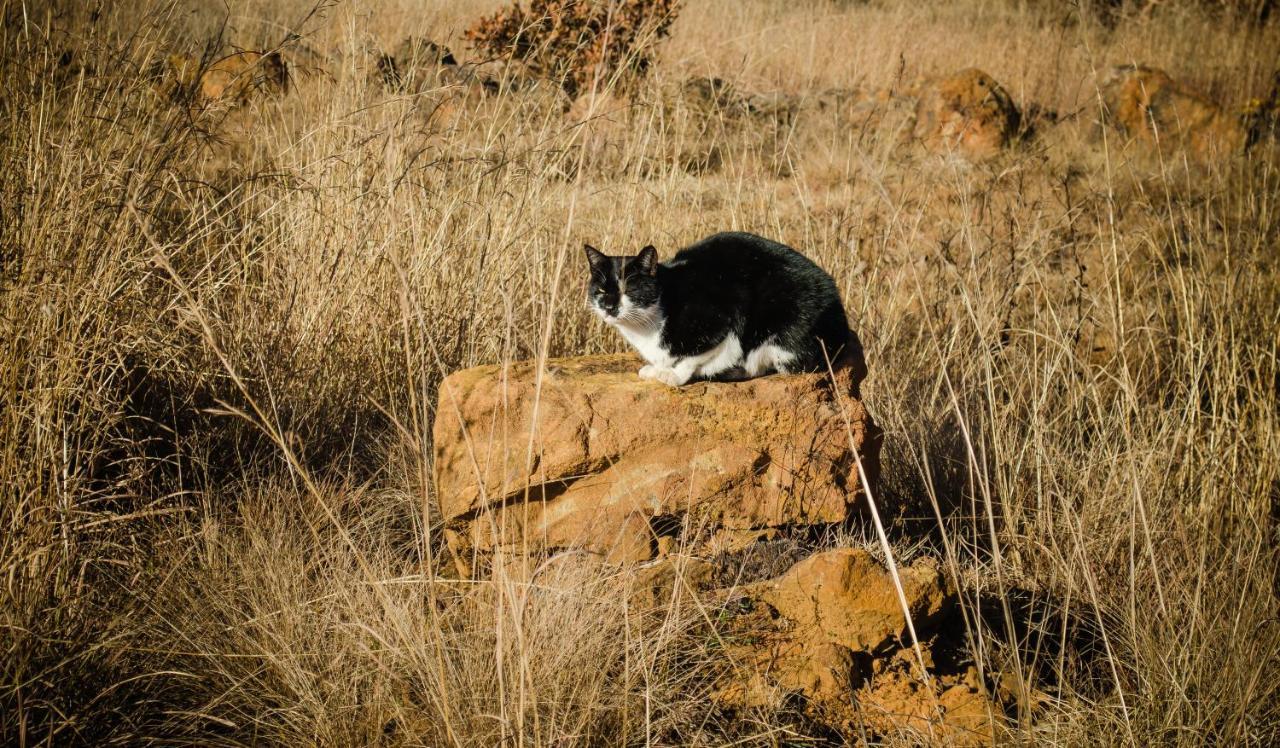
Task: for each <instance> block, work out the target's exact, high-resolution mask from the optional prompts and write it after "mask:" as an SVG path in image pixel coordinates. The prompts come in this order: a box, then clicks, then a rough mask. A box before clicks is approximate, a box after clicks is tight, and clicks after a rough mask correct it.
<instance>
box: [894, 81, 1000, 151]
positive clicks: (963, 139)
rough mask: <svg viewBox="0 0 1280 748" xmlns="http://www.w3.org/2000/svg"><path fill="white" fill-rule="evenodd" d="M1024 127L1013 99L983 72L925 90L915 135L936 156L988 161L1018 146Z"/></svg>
mask: <svg viewBox="0 0 1280 748" xmlns="http://www.w3.org/2000/svg"><path fill="white" fill-rule="evenodd" d="M1020 124H1021V114H1020V113H1019V112H1018V108H1017V107H1016V106H1014V103H1013V99H1012V98H1010V97H1009V94H1008V93H1007V92H1006V91H1005V90H1004V88H1003V87H1001V85H1000V84H999V83H997V82H996V81H995V80H994V79H993V78H992V77H991V76H989V75H987V74H986V73H984V72H982V71H981V70H978V69H977V68H969V69H967V70H962V71H960V72H958V73H955V74H954V75H948V76H944V77H941V78H937V79H934V80H931V81H927V82H925V83H923V84H922V85H921V86H920V89H919V98H918V100H917V102H916V123H915V130H914V135H915V137H916V138H918V139H919V140H920V141H921V142H923V143H924V144H925V145H926V146H928V147H930V148H933V149H935V150H942V151H948V152H956V153H959V154H960V155H962V156H965V157H967V158H970V159H974V160H977V159H982V158H987V157H989V156H992V155H995V154H996V153H998V152H999V151H1001V150H1002V149H1003V148H1005V147H1006V146H1008V145H1009V144H1010V143H1011V142H1012V141H1013V139H1014V137H1015V136H1016V135H1017V133H1018V128H1019V126H1020Z"/></svg>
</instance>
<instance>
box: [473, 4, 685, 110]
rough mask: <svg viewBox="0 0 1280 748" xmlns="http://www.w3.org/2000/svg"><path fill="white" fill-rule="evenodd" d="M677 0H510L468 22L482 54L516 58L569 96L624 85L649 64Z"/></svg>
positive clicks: (625, 86)
mask: <svg viewBox="0 0 1280 748" xmlns="http://www.w3.org/2000/svg"><path fill="white" fill-rule="evenodd" d="M679 4H680V0H530V2H529V7H528V9H527V10H526V9H525V7H524V6H523V5H521V3H520V2H519V0H516V2H514V3H512V5H511V6H510V7H509V8H506V9H505V10H500V11H498V12H496V13H494V14H493V15H491V16H487V17H485V18H481V19H480V20H479V21H477V22H476V24H475V25H474V26H472V27H471V28H470V29H468V30H467V34H466V35H467V38H468V39H469V40H471V43H472V45H473V46H474V47H475V49H476V51H477V52H479V53H480V54H482V55H486V56H489V57H495V58H503V59H514V60H519V61H520V62H522V63H524V64H525V65H526V66H528V68H529V69H530V71H531V72H533V73H534V74H536V75H539V76H543V77H546V78H550V79H552V80H556V81H559V82H560V83H561V85H562V86H563V87H564V89H565V91H566V92H567V93H568V94H569V96H570V97H571V98H572V97H576V96H577V95H578V93H580V92H582V91H586V90H589V89H591V88H595V87H603V86H608V85H614V86H617V87H619V88H628V87H631V86H632V84H634V82H635V81H637V80H639V79H641V78H643V77H644V76H645V75H646V74H647V73H648V72H649V68H650V66H651V65H652V64H653V55H654V52H655V48H656V46H657V44H658V42H659V41H661V40H662V39H663V38H664V37H665V36H667V34H668V33H669V29H670V26H671V23H672V22H673V21H674V20H675V17H676V13H677V11H678V10H679Z"/></svg>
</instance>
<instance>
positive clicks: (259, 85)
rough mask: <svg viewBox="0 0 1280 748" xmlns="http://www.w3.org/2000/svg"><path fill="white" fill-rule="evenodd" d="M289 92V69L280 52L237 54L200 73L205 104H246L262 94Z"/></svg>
mask: <svg viewBox="0 0 1280 748" xmlns="http://www.w3.org/2000/svg"><path fill="white" fill-rule="evenodd" d="M186 70H187V68H185V67H184V72H185V71H186ZM179 79H180V80H181V79H182V76H179ZM288 90H289V68H288V66H287V65H285V63H284V60H283V59H282V58H281V57H280V53H278V52H265V53H264V52H237V53H236V54H233V55H227V56H226V57H223V58H222V59H220V60H215V61H214V62H212V63H210V64H209V67H207V68H205V69H204V71H203V72H201V73H200V82H199V84H198V86H197V87H196V97H197V99H198V100H199V101H201V102H203V103H213V102H219V103H227V104H244V103H246V102H248V101H249V100H250V98H252V97H253V96H254V95H255V94H257V93H260V92H261V93H286V92H287V91H288Z"/></svg>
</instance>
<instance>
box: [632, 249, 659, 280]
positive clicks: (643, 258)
mask: <svg viewBox="0 0 1280 748" xmlns="http://www.w3.org/2000/svg"><path fill="white" fill-rule="evenodd" d="M636 267H638V268H640V272H642V273H644V274H645V275H653V274H654V273H656V272H657V271H658V250H656V249H654V247H653V245H652V244H650V245H649V246H647V247H645V248H644V249H642V250H640V254H638V255H636Z"/></svg>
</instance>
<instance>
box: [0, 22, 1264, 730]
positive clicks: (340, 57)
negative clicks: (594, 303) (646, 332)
mask: <svg viewBox="0 0 1280 748" xmlns="http://www.w3.org/2000/svg"><path fill="white" fill-rule="evenodd" d="M80 5H81V4H79V3H70V2H67V3H52V4H50V3H30V2H25V3H24V2H22V1H21V0H0V17H3V24H2V25H0V43H2V47H0V58H2V61H0V90H2V91H3V96H0V163H3V164H4V168H3V169H0V479H2V480H0V527H3V528H4V530H3V531H2V532H0V736H3V740H4V742H6V743H10V744H18V745H28V744H30V745H34V744H46V743H47V744H63V743H106V742H118V743H130V744H134V743H143V742H161V743H164V744H175V743H198V744H202V745H204V744H210V743H226V744H244V743H280V744H288V745H296V744H325V745H352V744H373V743H386V744H406V745H454V744H462V745H486V746H487V745H496V744H518V745H557V746H567V745H571V744H572V745H579V744H587V745H597V744H618V743H627V744H641V743H644V744H652V743H656V744H720V743H725V742H729V741H731V740H743V741H744V742H750V743H756V744H770V745H780V744H787V743H788V741H791V742H790V743H789V744H795V743H796V742H804V741H803V739H802V736H803V735H804V734H805V730H807V729H809V728H808V727H807V726H806V725H804V724H803V723H802V722H801V721H799V720H798V718H797V717H795V715H790V714H786V713H769V714H764V713H762V714H756V715H728V714H720V713H717V712H715V711H714V710H711V709H709V707H707V705H706V695H707V691H706V689H707V688H708V682H709V678H710V676H711V675H712V674H713V671H714V670H715V668H716V667H718V665H717V664H716V660H715V657H714V653H715V649H716V637H715V633H714V626H713V622H714V618H715V616H714V611H707V610H703V609H701V608H700V607H699V606H698V604H697V603H696V601H694V600H692V599H690V598H688V597H686V596H682V595H677V596H675V597H674V598H672V599H671V600H670V602H669V605H667V606H666V607H664V608H663V609H662V610H661V611H660V612H659V613H658V614H654V615H650V616H645V617H637V616H635V615H633V613H632V612H631V611H630V610H629V605H630V603H629V600H630V598H629V595H628V590H629V589H630V582H629V574H630V572H627V571H619V570H610V569H607V568H603V567H596V566H592V565H589V564H582V563H569V562H566V561H563V560H562V561H560V562H558V563H553V564H551V565H549V566H547V567H546V568H543V569H540V570H539V571H538V573H536V574H534V573H532V572H531V571H530V570H526V569H514V568H511V567H505V566H499V567H498V568H497V569H496V570H495V571H494V573H493V574H492V576H491V578H489V579H487V580H485V581H484V582H482V583H469V584H463V583H461V582H458V581H456V580H450V579H448V578H445V577H444V576H442V575H441V573H440V571H441V568H442V565H441V564H439V563H438V562H437V559H436V554H437V552H438V547H437V540H436V533H435V529H436V528H435V526H434V524H433V522H434V519H433V516H432V509H431V507H432V486H431V484H430V480H429V476H430V474H431V470H430V442H429V434H430V424H431V421H432V408H433V404H434V400H435V386H436V383H437V382H438V381H439V379H440V377H441V376H442V375H443V374H444V373H445V372H448V371H450V370H453V369H455V368H458V367H462V366H467V365H471V364H477V363H482V362H492V361H496V360H502V359H514V358H524V357H529V356H534V355H545V354H551V355H560V354H578V353H585V352H591V351H600V350H613V349H617V348H619V347H620V345H621V344H620V341H619V340H617V339H616V338H615V337H613V336H611V335H609V334H608V333H607V332H606V331H605V330H603V329H601V327H600V326H598V325H597V324H595V323H594V322H593V321H592V320H591V319H590V318H589V316H588V315H587V313H586V312H585V310H584V309H582V308H581V304H580V303H579V301H578V298H579V295H580V294H581V292H582V283H583V279H582V274H581V272H580V268H579V267H578V259H579V258H578V256H577V250H576V247H577V246H578V245H580V244H581V243H582V241H583V240H590V241H591V242H592V243H593V244H596V245H598V246H601V247H605V248H617V249H625V248H635V247H639V246H642V245H643V244H646V243H654V244H656V245H657V246H658V247H659V248H660V250H661V251H662V252H664V253H669V252H671V251H672V250H674V249H675V248H677V247H678V246H680V245H682V244H683V243H687V242H689V241H692V240H694V239H696V238H698V237H700V236H702V235H705V234H707V233H710V232H711V231H714V230H721V229H745V230H752V231H756V232H758V233H762V234H767V235H770V236H774V237H777V238H780V239H782V240H784V241H787V242H789V243H791V244H793V245H795V246H797V247H799V248H802V249H803V250H805V251H806V252H808V253H810V254H811V255H813V256H814V257H816V258H817V259H818V260H819V262H820V263H821V264H823V265H824V266H825V267H827V268H828V269H830V270H831V271H832V273H833V274H834V275H835V277H836V278H837V281H838V282H839V283H840V285H841V288H842V291H843V293H844V296H845V299H846V306H847V308H848V309H849V311H850V314H851V316H852V319H853V322H854V325H855V327H856V329H857V330H858V331H859V332H860V334H861V335H862V337H863V340H864V343H865V344H866V346H867V349H868V359H869V362H870V366H871V372H872V374H871V378H870V380H869V381H868V384H867V387H866V395H867V398H868V402H869V406H870V408H871V410H872V412H873V414H874V415H875V417H876V418H877V419H878V420H879V422H880V423H881V424H882V425H883V426H884V427H885V429H886V431H887V432H888V439H887V443H886V451H885V458H884V459H885V485H884V491H883V493H884V501H885V502H886V506H890V507H892V512H891V514H892V516H893V518H894V523H893V527H892V534H893V537H894V538H895V542H897V543H899V544H900V545H901V550H910V551H911V552H915V553H933V554H937V555H939V556H940V557H943V558H945V559H946V561H947V562H948V563H949V564H950V565H952V567H953V569H954V570H955V572H956V573H957V575H958V576H959V577H960V578H962V579H964V580H967V581H966V582H965V584H964V592H963V600H964V603H965V613H966V618H965V621H966V625H967V628H968V631H969V636H970V641H969V654H970V656H971V657H972V658H973V659H974V660H975V661H976V662H977V663H979V665H980V667H982V668H983V670H984V672H985V673H986V674H987V675H988V676H989V677H991V678H995V677H997V676H998V675H999V674H1000V673H1004V674H1005V675H1006V677H1009V678H1012V679H1013V682H1014V683H1015V689H1016V688H1017V684H1019V683H1023V682H1025V683H1032V684H1034V685H1036V686H1037V687H1038V688H1041V689H1043V690H1045V691H1046V692H1047V693H1049V694H1050V695H1051V696H1052V697H1053V698H1052V701H1051V702H1050V703H1049V704H1048V705H1047V706H1046V707H1044V708H1042V709H1040V710H1039V711H1038V712H1036V713H1035V714H1034V715H1031V714H1028V713H1025V712H1023V713H1019V714H1015V715H1013V717H1014V721H1013V722H1012V723H1011V728H1010V733H1009V735H1007V736H1006V737H1007V738H1009V739H1010V740H1015V741H1026V742H1036V743H1061V744H1067V745H1080V744H1100V743H1131V742H1137V743H1160V744H1170V743H1180V744H1192V745H1200V744H1203V743H1206V742H1215V743H1225V744H1237V743H1257V744H1274V743H1275V742H1276V741H1277V740H1280V695H1278V693H1277V683H1280V623H1278V620H1280V618H1278V613H1280V611H1278V610H1277V609H1278V608H1280V603H1278V602H1277V595H1278V594H1280V590H1278V588H1277V585H1278V584H1280V582H1278V580H1280V576H1278V575H1280V556H1278V555H1277V554H1278V549H1280V537H1278V536H1277V527H1278V525H1277V522H1278V521H1280V423H1278V420H1280V403H1278V402H1277V398H1278V396H1280V361H1277V349H1278V346H1280V278H1278V277H1277V270H1276V251H1277V247H1278V246H1280V212H1278V210H1277V198H1278V197H1280V172H1278V171H1277V168H1276V167H1277V164H1278V163H1280V161H1278V160H1277V158H1276V153H1275V145H1274V143H1264V144H1263V145H1261V146H1260V147H1259V148H1257V149H1255V150H1254V151H1252V152H1251V153H1250V154H1249V155H1248V156H1247V157H1240V158H1235V159H1225V160H1221V161H1218V162H1215V163H1212V164H1209V165H1207V166H1204V165H1196V164H1190V163H1187V162H1185V161H1184V160H1182V159H1180V158H1178V157H1177V156H1176V154H1175V155H1170V156H1167V157H1165V158H1159V157H1153V156H1150V155H1144V154H1141V153H1138V152H1136V151H1133V150H1132V149H1127V148H1126V147H1124V144H1123V143H1120V142H1118V141H1117V140H1116V138H1115V136H1114V135H1113V134H1111V133H1104V134H1095V133H1094V132H1093V126H1092V121H1093V119H1094V115H1095V113H1096V109H1097V93H1096V77H1095V71H1098V70H1101V69H1103V68H1105V67H1106V66H1108V65H1111V64H1114V63H1121V62H1132V61H1138V62H1143V63H1147V64H1152V65H1159V66H1164V67H1166V68H1168V69H1169V70H1170V71H1171V72H1172V73H1173V74H1174V75H1175V76H1178V77H1181V78H1183V79H1185V80H1187V81H1189V82H1191V83H1193V84H1195V85H1196V86H1198V87H1200V88H1202V89H1203V90H1205V91H1208V92H1210V93H1211V94H1212V95H1213V96H1215V97H1216V98H1218V99H1219V100H1221V101H1225V102H1243V101H1245V100H1246V99H1248V98H1251V97H1259V96H1262V95H1264V94H1265V93H1266V86H1267V82H1268V80H1269V77H1270V75H1271V74H1272V72H1273V69H1274V66H1275V64H1276V61H1275V59H1274V55H1273V54H1269V53H1268V50H1274V49H1276V48H1278V47H1280V30H1278V29H1277V28H1276V27H1275V26H1274V25H1272V26H1271V27H1267V28H1263V29H1249V28H1244V27H1242V26H1239V25H1236V24H1233V23H1230V22H1227V21H1223V20H1221V19H1215V18H1211V17H1208V16H1206V15H1205V14H1204V13H1202V12H1201V11H1200V10H1198V9H1197V7H1198V6H1196V5H1195V4H1191V3H1174V2H1170V3H1163V4H1161V5H1160V6H1159V8H1158V9H1157V10H1156V11H1155V12H1153V13H1151V14H1150V15H1149V16H1148V17H1146V18H1145V20H1144V19H1137V20H1133V21H1129V22H1122V23H1121V24H1120V25H1119V26H1118V27H1116V29H1115V30H1108V29H1107V28H1106V27H1104V26H1103V25H1101V24H1099V23H1097V22H1096V20H1095V19H1094V18H1093V17H1092V16H1091V15H1089V14H1088V13H1087V12H1085V13H1083V14H1082V13H1081V12H1080V11H1077V10H1070V9H1059V8H1058V7H1057V4H1050V3H1044V4H1041V3H1016V4H1015V3H1008V4H1006V3H999V2H994V1H991V2H987V1H985V0H970V2H966V3H961V4H957V5H952V6H949V7H946V8H937V9H918V8H916V7H915V4H912V3H901V4H900V3H896V2H887V1H886V2H875V3H869V4H859V3H845V2H835V0H831V1H829V2H820V1H817V0H814V1H812V2H807V3H803V4H790V3H788V4H783V3H767V2H754V1H753V2H743V3H732V4H731V3H718V2H694V1H693V0H690V2H688V3H687V7H685V9H684V10H683V12H682V14H681V16H680V18H679V19H678V21H677V23H676V24H675V25H674V26H673V28H672V37H671V38H670V39H669V40H668V42H667V43H666V45H665V46H664V48H663V50H662V54H661V59H660V60H659V63H658V65H657V66H656V67H655V69H654V70H653V71H652V75H651V78H652V79H651V80H650V81H649V83H648V84H647V88H646V92H645V94H644V95H643V96H642V97H641V101H642V104H641V106H639V107H638V108H635V109H627V108H626V107H623V106H621V105H619V104H617V103H616V102H615V103H610V100H609V99H607V98H601V99H598V100H597V101H598V102H599V108H598V109H597V110H596V111H594V112H593V113H592V114H594V115H595V118H594V119H591V120H590V121H589V122H588V123H587V124H586V125H578V124H575V123H574V122H573V121H571V120H568V119H566V118H565V116H564V115H563V113H562V103H561V102H560V101H559V100H558V99H557V98H555V95H554V94H552V93H549V92H548V91H546V90H545V89H544V90H542V91H539V90H533V91H530V92H527V93H509V94H507V95H504V96H503V97H501V98H499V99H496V100H493V99H485V100H480V101H469V102H468V103H466V105H465V107H464V108H463V109H462V110H461V116H459V115H458V114H456V113H455V114H449V113H448V112H447V111H446V110H445V108H439V107H437V104H439V103H440V102H441V101H444V100H446V98H447V97H446V94H445V93H444V92H440V91H428V92H425V93H421V94H398V93H388V92H387V91H385V90H384V89H382V88H380V87H379V86H377V85H376V84H375V83H373V82H372V81H371V79H370V77H369V75H368V68H369V65H370V61H369V58H368V55H367V54H366V50H368V49H369V48H370V46H371V45H378V46H381V47H384V48H385V47H391V46H392V45H393V44H394V43H396V42H397V41H398V40H399V38H401V37H402V36H403V35H405V34H407V33H418V34H421V35H423V36H427V37H430V38H435V39H439V40H444V41H446V42H448V43H450V44H452V45H453V46H454V48H455V50H458V51H460V50H461V48H462V47H461V45H460V44H459V43H458V41H457V40H458V39H459V38H460V35H461V32H462V30H463V29H464V28H466V26H467V25H468V24H469V23H470V22H472V21H473V20H474V18H475V17H477V16H478V15H479V14H480V13H482V12H489V11H491V10H492V9H493V8H494V7H496V4H495V3H483V4H482V3H477V4H472V3H463V2H456V3H438V4H432V5H430V6H428V8H427V9H426V10H422V9H421V8H419V7H418V4H413V3H407V2H389V3H378V4H344V5H340V6H336V7H325V8H323V9H322V12H320V13H318V14H311V15H309V11H310V10H311V7H310V5H309V4H307V3H304V2H301V0H299V1H298V2H294V3H271V2H264V1H261V0H236V1H235V2H232V3H230V4H229V11H230V15H229V16H228V18H227V22H226V23H225V24H223V23H222V22H221V17H220V16H217V17H215V16H213V15H210V14H209V12H208V11H207V10H198V8H203V7H204V4H195V3H192V4H187V3H184V2H178V3H163V2H147V0H139V1H138V2H133V3H119V4H116V5H114V6H111V7H108V8H104V9H103V10H102V12H101V15H99V16H95V15H93V14H92V13H91V9H90V8H87V7H85V8H82V7H80ZM219 31H220V32H221V33H222V35H223V42H224V44H225V45H227V46H230V45H236V46H239V47H243V48H255V47H264V46H271V45H273V44H275V43H278V42H279V41H280V40H281V39H283V38H284V36H285V33H286V32H287V31H296V32H299V33H301V34H303V36H304V39H305V41H306V44H307V45H308V46H309V47H310V48H312V49H316V50H322V51H325V52H326V53H328V52H333V53H340V54H335V58H334V59H335V61H334V62H332V63H331V64H330V68H331V70H330V72H329V73H328V74H318V73H312V74H309V75H304V76H300V77H299V79H298V80H296V81H295V85H294V86H293V89H292V91H291V92H290V94H289V95H288V96H287V97H284V98H280V99H266V100H262V101H258V102H255V103H254V104H252V105H250V106H249V107H247V108H245V109H242V110H236V111H216V110H214V111H204V112H195V113H194V114H193V112H192V111H190V110H189V109H188V108H187V107H186V106H185V105H183V104H181V103H176V102H173V101H170V100H167V99H165V98H163V97H160V96H157V95H156V93H155V90H154V89H153V87H152V86H151V85H150V83H149V82H148V80H147V78H146V71H147V70H149V69H151V68H152V63H153V62H155V61H157V60H159V59H160V58H161V57H162V56H163V55H164V54H166V53H167V52H170V51H174V50H178V51H182V52H186V53H198V52H199V51H200V49H201V48H202V45H204V44H205V42H206V41H207V40H208V39H209V38H211V35H214V34H217V33H219ZM68 50H71V51H73V52H74V54H73V55H72V56H70V57H69V58H66V57H64V56H63V53H64V52H66V51H68ZM971 64H980V65H981V66H983V67H984V68H986V69H987V71H988V72H989V73H991V74H992V75H993V76H994V77H995V78H996V79H997V80H999V81H1001V82H1002V83H1003V84H1004V85H1005V86H1006V87H1007V88H1008V90H1009V91H1010V92H1011V93H1012V94H1013V96H1014V98H1015V99H1016V100H1017V101H1018V103H1019V104H1021V105H1023V106H1024V107H1026V106H1028V105H1031V104H1035V105H1038V106H1040V107H1043V108H1045V109H1052V110H1056V111H1057V112H1059V113H1060V114H1062V115H1064V117H1063V119H1062V120H1061V121H1060V122H1059V123H1058V124H1048V125H1045V126H1044V127H1042V129H1041V132H1040V134H1039V137H1038V138H1037V139H1035V140H1033V141H1031V142H1029V143H1027V144H1025V145H1023V146H1020V147H1019V148H1017V149H1015V150H1014V151H1012V152H1010V153H1008V154H1007V155H1005V156H1002V157H1001V158H1000V159H998V160H996V161H994V162H991V163H988V164H984V165H981V166H969V165H966V164H963V163H960V162H958V161H955V160H952V159H948V158H945V157H938V156H933V155H928V154H925V153H922V152H919V151H917V150H915V149H913V148H910V147H902V146H900V145H898V144H897V136H896V133H895V132H893V131H892V129H891V128H890V127H889V126H888V125H884V126H880V127H875V126H871V125H868V124H867V123H866V122H864V121H863V120H861V119H859V118H858V117H857V116H854V115H851V114H849V113H848V112H842V111H840V110H839V109H818V108H816V107H804V108H802V109H801V110H800V112H799V113H798V114H796V115H795V116H789V115H788V116H777V117H765V118H762V119H744V118H743V117H742V116H740V115H737V114H734V113H730V112H714V111H712V112H707V111H704V110H701V109H699V108H696V107H693V106H691V105H688V104H687V103H683V102H682V101H681V100H680V99H679V98H678V97H677V96H676V94H675V91H676V90H677V89H678V86H679V82H680V81H681V80H683V79H684V78H686V77H687V76H690V75H717V76H722V77H725V78H729V79H731V80H733V81H734V82H735V83H737V84H738V85H739V86H741V87H743V88H745V89H748V90H767V91H782V92H785V93H787V94H790V95H794V96H797V97H800V98H801V99H804V98H805V97H814V96H816V95H817V94H818V93H819V92H821V91H822V90H824V89H827V88H831V87H851V86H871V87H879V86H894V85H902V84H903V83H905V82H906V81H909V80H911V79H913V78H914V77H916V76H917V75H921V74H929V73H933V72H940V71H948V70H953V69H957V68H961V67H965V66H968V65H971Z"/></svg>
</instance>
